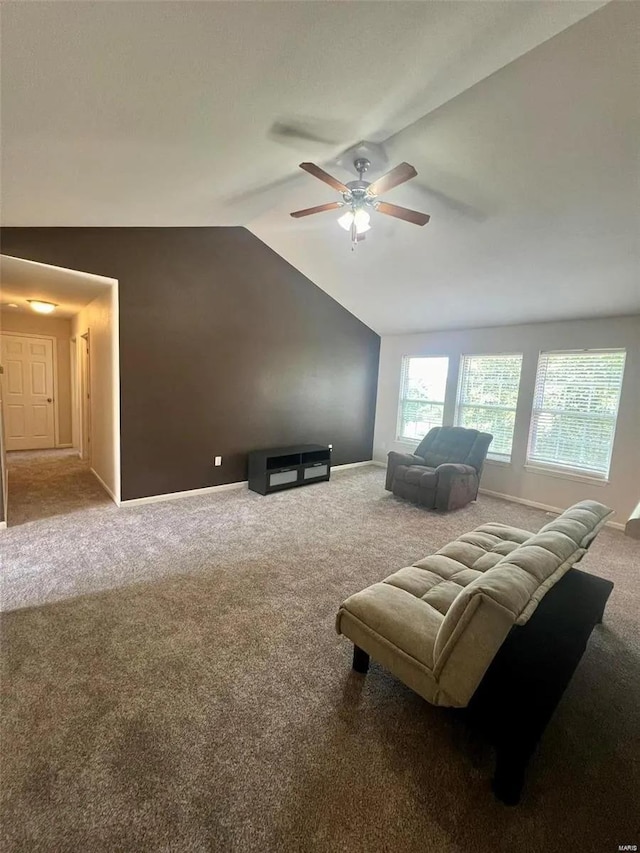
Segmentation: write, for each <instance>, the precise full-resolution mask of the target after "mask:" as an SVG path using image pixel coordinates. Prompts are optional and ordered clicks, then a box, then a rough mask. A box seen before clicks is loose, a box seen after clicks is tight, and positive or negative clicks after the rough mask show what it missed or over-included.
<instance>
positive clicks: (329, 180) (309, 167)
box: [300, 163, 349, 193]
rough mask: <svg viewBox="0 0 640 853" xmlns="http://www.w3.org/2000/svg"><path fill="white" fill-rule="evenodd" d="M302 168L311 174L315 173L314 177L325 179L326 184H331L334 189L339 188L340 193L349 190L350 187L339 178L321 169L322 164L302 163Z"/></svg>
mask: <svg viewBox="0 0 640 853" xmlns="http://www.w3.org/2000/svg"><path fill="white" fill-rule="evenodd" d="M300 168H301V169H304V171H305V172H308V173H309V174H310V175H313V177H314V178H318V179H319V180H321V181H324V182H325V184H329V186H330V187H333V189H334V190H338V192H339V193H347V192H349V188H348V187H347V186H345V185H344V184H343V183H341V182H340V181H339V180H338V179H337V178H334V177H332V176H331V175H330V174H329V173H328V172H325V170H324V169H321V168H320V166H316V164H315V163H300Z"/></svg>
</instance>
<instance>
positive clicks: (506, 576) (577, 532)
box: [336, 501, 612, 707]
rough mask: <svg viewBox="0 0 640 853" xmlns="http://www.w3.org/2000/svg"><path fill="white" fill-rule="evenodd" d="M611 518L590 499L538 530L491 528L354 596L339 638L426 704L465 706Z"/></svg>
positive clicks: (341, 617) (342, 613) (345, 607)
mask: <svg viewBox="0 0 640 853" xmlns="http://www.w3.org/2000/svg"><path fill="white" fill-rule="evenodd" d="M611 513H612V510H610V509H609V508H608V507H606V506H603V505H602V504H600V503H596V502H595V501H582V502H581V503H578V504H576V505H575V506H573V507H571V508H570V509H568V510H566V511H565V512H563V513H562V515H560V516H558V517H557V518H554V519H553V520H552V521H550V522H549V523H548V524H545V526H544V527H543V528H542V529H541V530H540V531H539V532H538V533H535V534H533V533H530V532H528V531H526V530H520V529H518V528H515V527H508V526H506V525H504V524H499V523H490V524H483V525H481V526H480V527H478V528H476V529H475V530H474V531H472V532H471V533H465V534H464V535H463V536H461V537H460V538H459V539H456V540H455V541H453V542H451V543H449V544H448V545H445V547H444V548H442V549H441V550H440V551H438V552H437V553H436V554H433V555H432V556H430V557H426V558H425V559H423V560H419V561H418V562H417V563H414V564H413V565H412V566H408V567H407V568H404V569H400V571H398V572H395V574H392V575H390V576H389V577H388V578H386V579H385V580H384V581H382V582H381V583H375V584H373V586H370V587H368V588H367V589H365V590H363V591H362V592H358V593H356V594H355V595H352V596H351V597H350V598H348V599H347V600H346V601H345V602H344V603H343V604H342V605H341V607H340V609H339V611H338V615H337V621H336V628H337V630H338V633H340V634H344V635H345V636H346V637H348V638H349V639H350V640H351V641H352V642H353V643H354V645H355V647H356V653H357V652H359V651H360V650H362V651H361V653H364V657H365V658H367V655H371V657H373V658H374V659H375V660H376V661H378V662H379V663H381V664H382V665H383V666H384V667H386V668H387V669H388V670H390V671H391V672H392V673H393V674H394V675H396V676H397V677H398V678H399V679H400V680H401V681H403V682H404V683H405V684H406V685H407V686H409V687H410V688H412V689H413V690H415V692H416V693H418V694H419V695H420V696H422V697H423V698H424V699H426V700H427V701H428V702H431V703H433V704H434V705H448V706H453V707H465V706H466V705H468V704H469V701H470V699H471V697H472V696H473V694H474V692H475V690H476V688H477V687H478V685H479V684H480V682H481V680H482V678H483V676H484V674H485V672H486V671H487V669H488V667H489V665H490V664H491V662H492V660H493V659H494V657H495V656H496V654H497V652H498V650H499V649H500V647H501V645H502V643H503V642H504V640H505V638H506V637H507V635H508V634H509V632H510V630H511V629H512V627H513V626H514V625H524V624H525V623H526V622H527V621H528V620H529V618H530V617H531V615H532V613H533V612H534V610H535V609H536V607H537V606H538V604H539V602H540V601H541V599H542V598H543V596H544V595H545V594H546V593H547V592H548V591H549V589H551V587H552V586H553V585H554V584H556V583H557V582H558V581H559V580H560V579H561V578H562V576H563V575H564V574H565V573H566V572H567V571H568V570H569V569H570V568H571V567H572V566H573V565H574V564H575V563H577V562H578V561H579V560H580V559H581V557H582V556H583V555H584V553H585V552H586V549H587V548H588V546H589V544H590V543H591V541H592V540H593V539H594V537H595V536H596V534H597V533H598V531H599V530H600V529H601V527H602V526H603V525H604V524H605V522H606V520H607V518H608V517H609V516H610V515H611ZM355 665H356V657H355V656H354V666H355ZM356 668H357V667H356ZM363 671H366V666H365V667H364V670H363Z"/></svg>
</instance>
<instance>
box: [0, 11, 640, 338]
mask: <svg viewBox="0 0 640 853" xmlns="http://www.w3.org/2000/svg"><path fill="white" fill-rule="evenodd" d="M603 5H604V4H603V2H583V0H577V2H574V0H565V2H555V0H552V2H540V0H533V2H526V1H525V2H504V3H496V2H484V0H480V1H479V2H454V0H449V2H447V3H431V2H423V3H415V2H403V0H392V2H376V3H373V2H372V3H366V2H365V3H360V2H350V3H329V2H325V3H322V2H315V3H307V2H262V1H261V0H258V2H242V3H241V2H237V3H219V2H214V3H203V2H194V3H192V2H163V3H146V2H143V3H138V2H127V3H111V2H92V3H69V2H66V3H40V2H33V3H10V4H5V5H4V8H3V54H2V72H3V75H2V83H3V127H2V149H3V164H2V165H3V202H4V205H3V206H4V213H3V220H4V223H5V224H7V225H27V226H29V225H31V226H35V225H56V226H62V225H103V226H111V225H230V224H242V225H246V226H247V227H249V228H250V229H251V230H252V231H253V232H254V233H255V234H257V236H259V237H260V238H261V239H262V240H264V241H265V242H266V243H267V244H269V245H270V246H271V247H272V248H273V249H274V250H275V251H277V252H278V253H279V254H281V255H282V256H283V257H285V258H286V259H287V260H289V261H290V262H291V263H292V264H294V266H296V267H297V268H298V269H300V270H301V271H302V272H303V273H305V274H306V275H308V276H309V278H311V279H312V280H313V281H315V282H316V283H317V284H318V285H319V286H320V287H322V288H323V289H324V290H326V291H327V292H328V293H330V294H331V295H332V296H333V297H335V298H336V299H337V300H338V301H339V302H341V303H342V304H344V305H345V306H346V307H347V308H349V309H350V310H351V311H353V313H355V314H356V315H357V316H359V317H360V318H361V319H363V320H364V321H365V322H366V323H367V324H368V325H370V326H371V327H372V328H374V329H375V330H376V331H378V332H381V333H394V332H406V331H416V330H421V329H433V328H447V327H460V326H470V325H475V326H479V325H489V324H494V323H511V322H522V321H527V320H528V321H534V320H545V319H559V318H564V317H577V316H598V315H603V314H615V313H630V312H633V311H637V310H640V293H639V288H638V278H637V273H638V264H639V262H640V258H639V257H638V254H637V251H638V250H637V239H636V238H637V236H638V221H639V211H638V205H637V195H636V192H637V176H638V161H637V148H636V140H637V138H638V135H639V134H638V130H639V128H638V111H637V78H634V63H635V68H636V70H637V57H638V54H637V48H636V43H635V41H634V39H635V36H634V28H637V23H638V13H639V12H640V6H639V5H638V4H636V3H626V2H620V3H618V2H616V3H611V4H609V5H607V6H605V7H604V8H600V7H602V6H603ZM500 69H502V70H500ZM305 116H306V117H310V118H311V119H314V120H316V121H317V122H319V123H320V125H321V126H322V124H323V122H326V123H328V125H327V126H328V127H329V129H330V131H331V132H332V133H336V132H337V133H338V136H339V137H340V138H339V140H338V141H337V142H336V144H335V145H322V144H318V143H313V142H310V143H297V144H296V146H292V145H291V144H289V145H284V144H282V142H278V141H276V140H274V139H273V138H272V137H271V135H270V133H269V130H270V128H271V127H272V125H273V124H274V122H276V121H282V120H284V121H287V120H290V119H295V118H297V117H305ZM363 138H364V139H369V140H373V141H383V140H388V142H387V143H386V150H387V153H388V155H389V158H390V160H391V163H392V164H394V163H395V162H398V161H400V160H408V161H409V162H411V163H413V164H414V165H415V166H416V168H417V169H418V172H419V178H418V179H417V180H416V181H414V182H413V184H409V185H407V186H406V187H402V188H398V189H396V190H394V191H392V193H391V194H390V195H389V200H390V201H394V202H397V203H399V204H408V205H409V206H414V207H417V208H418V209H423V210H426V211H427V212H429V213H431V214H432V221H431V223H430V224H429V225H427V226H426V227H425V228H417V227H416V226H413V225H409V224H406V223H403V222H398V221H395V220H392V219H389V218H387V217H383V216H381V215H376V217H375V222H374V224H373V228H372V231H371V232H370V235H369V239H367V241H366V242H365V243H364V244H362V245H361V246H360V247H359V248H358V251H357V252H355V253H351V252H350V250H349V241H348V236H347V235H346V234H345V232H343V231H341V229H339V228H338V227H337V226H336V224H335V214H325V215H319V216H317V217H312V218H309V219H305V220H302V221H300V220H297V221H294V220H292V219H291V218H290V217H289V216H288V213H289V211H291V210H294V209H296V208H297V207H306V206H310V205H313V204H319V203H322V202H324V201H330V200H333V198H334V195H333V194H332V191H331V190H330V189H329V188H328V187H326V186H325V185H323V184H321V183H320V182H318V181H316V180H314V179H313V178H311V177H310V176H308V175H305V174H303V173H302V172H299V171H298V170H297V169H296V166H297V163H299V162H300V161H301V160H303V159H304V160H313V161H316V162H321V163H324V164H327V163H329V164H330V163H331V162H332V161H333V160H334V159H335V158H336V157H337V156H338V155H339V154H340V153H341V152H342V151H343V150H344V149H345V148H347V147H349V145H351V144H353V143H355V142H357V141H358V140H359V139H363ZM329 168H330V170H331V171H333V172H334V173H335V174H336V175H337V176H338V177H342V178H348V175H347V173H346V172H344V171H343V170H341V169H340V168H339V167H337V166H330V167H329ZM271 182H276V185H275V187H274V188H273V190H272V191H271V192H269V193H258V194H257V195H256V196H252V195H248V193H249V191H252V190H254V189H256V188H260V187H261V186H263V185H265V184H269V183H271ZM418 182H423V184H425V185H427V186H428V187H430V188H431V190H432V192H430V193H425V192H424V191H419V190H417V189H416V188H415V184H417V183H418ZM447 198H448V199H450V200H451V199H453V200H454V201H455V202H456V203H455V204H452V203H451V201H448V202H447ZM634 241H635V243H634Z"/></svg>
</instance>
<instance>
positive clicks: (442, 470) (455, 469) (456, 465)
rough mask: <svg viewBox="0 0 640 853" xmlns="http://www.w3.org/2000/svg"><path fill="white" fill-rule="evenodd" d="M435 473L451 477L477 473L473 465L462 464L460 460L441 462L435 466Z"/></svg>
mask: <svg viewBox="0 0 640 853" xmlns="http://www.w3.org/2000/svg"><path fill="white" fill-rule="evenodd" d="M412 464H416V463H412ZM436 473H437V474H438V476H440V475H444V476H445V477H452V476H455V475H456V474H475V475H476V476H477V474H478V472H477V471H476V469H475V468H474V467H473V465H464V464H463V463H462V462H443V464H442V465H438V467H437V468H436Z"/></svg>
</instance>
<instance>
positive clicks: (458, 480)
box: [385, 427, 493, 511]
mask: <svg viewBox="0 0 640 853" xmlns="http://www.w3.org/2000/svg"><path fill="white" fill-rule="evenodd" d="M492 441H493V436H492V435H490V434H489V433H488V432H479V431H478V430H477V429H465V428H464V427H434V428H433V429H432V430H429V432H428V433H427V435H426V436H425V437H424V438H423V439H422V441H421V442H420V444H419V445H418V447H417V448H416V451H415V453H397V452H396V451H393V450H392V451H391V453H389V457H388V464H387V481H386V485H385V488H386V489H387V491H389V492H393V494H394V495H397V496H398V497H400V498H406V499H407V500H410V501H413V502H414V503H418V504H421V505H422V506H425V507H428V508H429V509H438V510H445V511H446V510H450V509H458V508H459V507H463V506H466V505H467V504H468V503H469V502H470V501H474V500H475V499H476V497H477V496H478V488H479V486H480V475H481V474H482V467H483V465H484V460H485V459H486V456H487V451H488V449H489V445H490V444H491V442H492Z"/></svg>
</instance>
